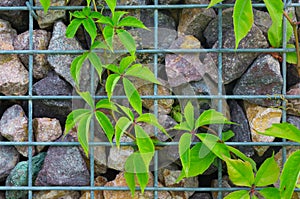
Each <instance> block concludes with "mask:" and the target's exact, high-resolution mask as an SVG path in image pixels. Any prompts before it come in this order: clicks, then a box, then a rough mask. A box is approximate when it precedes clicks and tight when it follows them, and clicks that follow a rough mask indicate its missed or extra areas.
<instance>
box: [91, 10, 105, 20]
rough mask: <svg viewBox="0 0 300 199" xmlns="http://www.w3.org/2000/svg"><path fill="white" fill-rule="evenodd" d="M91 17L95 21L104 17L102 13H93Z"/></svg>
mask: <svg viewBox="0 0 300 199" xmlns="http://www.w3.org/2000/svg"><path fill="white" fill-rule="evenodd" d="M89 17H90V18H93V19H101V18H102V17H103V15H102V14H101V13H100V12H91V14H90V15H89Z"/></svg>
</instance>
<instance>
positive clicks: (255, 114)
mask: <svg viewBox="0 0 300 199" xmlns="http://www.w3.org/2000/svg"><path fill="white" fill-rule="evenodd" d="M244 106H245V110H246V114H247V118H248V121H249V125H250V129H251V136H252V141H253V142H273V141H274V139H275V137H273V136H265V135H260V134H258V133H257V131H258V132H264V131H265V130H266V129H267V128H270V127H271V126H272V124H273V123H280V121H281V115H282V110H280V109H275V108H265V107H261V106H258V105H255V104H250V103H247V102H244ZM268 148H269V147H268V146H254V149H255V150H256V151H257V154H258V155H259V156H262V155H263V154H264V153H265V151H266V150H267V149H268Z"/></svg>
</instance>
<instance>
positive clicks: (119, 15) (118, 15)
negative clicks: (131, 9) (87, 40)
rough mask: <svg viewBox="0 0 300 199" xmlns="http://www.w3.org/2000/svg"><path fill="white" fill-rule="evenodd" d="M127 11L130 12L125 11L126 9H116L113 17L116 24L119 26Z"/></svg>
mask: <svg viewBox="0 0 300 199" xmlns="http://www.w3.org/2000/svg"><path fill="white" fill-rule="evenodd" d="M127 13H128V12H125V11H116V12H115V14H114V15H113V18H112V21H113V24H114V26H117V24H118V22H119V21H120V19H121V18H122V17H123V16H124V15H125V14H127Z"/></svg>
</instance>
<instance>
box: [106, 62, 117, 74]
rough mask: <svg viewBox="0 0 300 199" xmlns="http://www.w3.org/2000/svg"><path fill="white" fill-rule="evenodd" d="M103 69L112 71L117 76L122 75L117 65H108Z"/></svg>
mask: <svg viewBox="0 0 300 199" xmlns="http://www.w3.org/2000/svg"><path fill="white" fill-rule="evenodd" d="M103 67H104V68H106V69H107V70H110V71H112V72H114V73H117V74H119V75H121V72H120V70H119V67H118V66H116V65H115V64H107V65H104V66H103Z"/></svg>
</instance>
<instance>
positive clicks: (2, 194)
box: [0, 191, 5, 199]
mask: <svg viewBox="0 0 300 199" xmlns="http://www.w3.org/2000/svg"><path fill="white" fill-rule="evenodd" d="M0 199H5V192H3V191H0Z"/></svg>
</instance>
